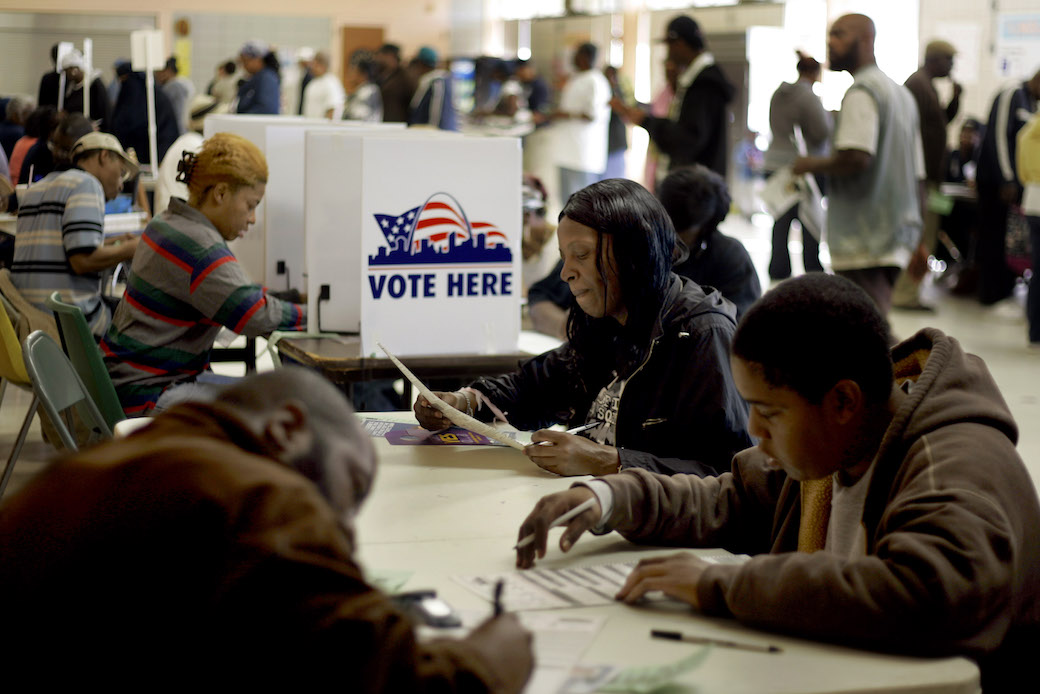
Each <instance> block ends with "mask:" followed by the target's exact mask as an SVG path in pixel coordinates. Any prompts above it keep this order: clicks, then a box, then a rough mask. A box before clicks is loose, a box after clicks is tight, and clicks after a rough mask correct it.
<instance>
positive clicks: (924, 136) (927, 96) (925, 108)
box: [892, 41, 961, 311]
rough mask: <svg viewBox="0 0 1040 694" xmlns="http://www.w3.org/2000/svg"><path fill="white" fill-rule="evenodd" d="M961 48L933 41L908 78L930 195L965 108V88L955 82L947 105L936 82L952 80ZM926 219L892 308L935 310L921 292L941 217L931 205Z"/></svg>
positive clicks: (939, 180) (936, 187)
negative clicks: (950, 133)
mask: <svg viewBox="0 0 1040 694" xmlns="http://www.w3.org/2000/svg"><path fill="white" fill-rule="evenodd" d="M956 54H957V49H955V48H954V47H953V45H952V44H950V43H949V42H948V41H932V42H930V43H929V44H928V46H927V47H926V48H925V50H924V65H922V66H921V69H920V70H918V71H917V72H915V73H914V74H912V75H910V77H908V78H907V80H906V82H905V85H906V88H907V89H909V90H910V93H911V94H913V97H914V101H916V102H917V112H918V115H919V116H920V118H921V144H922V146H923V148H924V171H925V187H926V188H927V189H928V192H929V194H931V193H932V192H936V193H937V192H938V191H939V184H941V183H942V181H943V174H944V172H945V170H944V165H945V163H946V126H947V125H949V123H950V121H951V120H953V119H954V117H955V116H956V115H957V110H958V109H959V108H960V105H961V85H959V84H957V83H956V82H954V83H953V97H952V98H951V99H950V102H949V103H948V104H946V105H945V106H943V105H942V104H941V103H939V94H938V92H936V91H935V85H934V84H932V80H934V79H936V78H942V77H949V76H950V71H951V70H952V69H953V56H954V55H956ZM921 213H922V216H923V217H924V233H923V234H922V235H921V243H920V245H919V246H918V248H917V254H916V256H915V257H914V259H913V261H912V262H911V263H910V265H909V266H908V267H907V269H906V270H905V271H904V272H903V274H902V275H900V276H899V280H897V281H896V286H895V290H894V292H893V295H892V305H893V306H895V307H896V308H901V309H904V310H911V311H921V310H925V311H931V310H934V309H932V307H930V306H927V305H925V304H922V303H921V300H920V298H919V296H918V290H919V289H920V286H921V280H923V279H924V275H925V271H926V270H927V269H928V265H927V260H928V255H929V254H930V253H932V252H934V251H935V243H936V239H937V237H938V233H939V215H938V214H937V213H936V212H932V211H930V210H929V209H928V208H927V206H925V208H924V209H923V210H921Z"/></svg>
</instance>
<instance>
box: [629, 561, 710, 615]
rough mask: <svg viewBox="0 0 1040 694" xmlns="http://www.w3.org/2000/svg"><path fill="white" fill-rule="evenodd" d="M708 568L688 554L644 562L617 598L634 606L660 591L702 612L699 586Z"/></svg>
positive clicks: (637, 567) (635, 570)
mask: <svg viewBox="0 0 1040 694" xmlns="http://www.w3.org/2000/svg"><path fill="white" fill-rule="evenodd" d="M707 566H708V564H707V562H705V561H704V560H703V559H698V558H697V557H696V556H695V555H693V554H689V553H687V552H680V553H678V554H671V555H669V556H666V557H655V558H653V559H644V560H642V561H641V562H639V564H638V565H636V568H635V569H634V570H633V571H632V573H630V574H629V575H628V580H626V581H625V585H624V586H622V587H621V590H620V591H618V594H617V595H616V596H615V597H616V598H617V599H618V600H623V601H624V602H627V603H629V604H631V603H634V602H637V601H638V600H639V599H640V598H641V597H643V595H645V594H646V593H648V592H650V591H651V590H659V591H661V592H663V593H664V594H665V595H667V596H669V597H672V598H675V599H676V600H682V601H683V602H686V603H689V604H690V605H693V606H694V607H695V608H698V609H699V608H700V600H698V598H697V584H698V583H699V582H700V580H701V574H702V573H704V569H705V567H707Z"/></svg>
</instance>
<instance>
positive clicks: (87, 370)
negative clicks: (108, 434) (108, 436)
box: [47, 292, 126, 430]
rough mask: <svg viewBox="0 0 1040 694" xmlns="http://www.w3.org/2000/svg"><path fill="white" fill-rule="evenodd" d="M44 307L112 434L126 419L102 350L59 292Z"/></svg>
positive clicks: (77, 310)
mask: <svg viewBox="0 0 1040 694" xmlns="http://www.w3.org/2000/svg"><path fill="white" fill-rule="evenodd" d="M47 307H48V308H49V309H50V310H52V311H54V318H55V320H56V321H57V323H58V334H59V335H61V346H62V348H63V349H64V350H65V354H66V355H68V357H69V361H71V362H72V366H73V367H75V369H76V373H77V374H79V377H80V380H81V381H83V385H85V386H86V387H87V391H88V392H89V393H90V397H92V398H93V399H94V404H95V405H97V408H98V410H100V411H101V414H102V415H103V416H104V418H105V422H106V423H107V424H108V427H109V428H110V429H112V430H115V426H116V424H117V423H119V422H121V421H123V420H124V419H126V415H125V414H124V413H123V406H122V405H120V404H119V396H118V395H116V389H115V386H113V385H112V378H111V377H110V376H109V375H108V369H107V368H105V361H104V359H103V358H102V356H101V350H100V349H98V346H97V343H96V342H95V341H94V335H93V334H92V333H91V332H90V326H88V325H87V319H86V318H85V317H84V316H83V311H81V310H80V308H79V306H75V305H73V304H68V303H65V302H64V301H62V300H61V295H60V294H59V293H58V292H54V293H53V294H51V295H50V297H49V298H48V299H47Z"/></svg>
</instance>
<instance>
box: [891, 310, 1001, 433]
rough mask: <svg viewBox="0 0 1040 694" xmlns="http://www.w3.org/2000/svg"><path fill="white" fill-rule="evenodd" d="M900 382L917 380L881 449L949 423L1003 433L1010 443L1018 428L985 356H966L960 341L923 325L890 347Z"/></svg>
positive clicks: (897, 379)
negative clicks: (894, 439)
mask: <svg viewBox="0 0 1040 694" xmlns="http://www.w3.org/2000/svg"><path fill="white" fill-rule="evenodd" d="M892 361H893V368H894V374H895V378H896V381H897V382H899V383H902V382H904V381H906V380H910V381H912V382H913V386H912V388H911V389H910V392H909V395H908V397H907V399H906V400H905V401H904V402H903V404H902V406H901V407H900V408H899V410H898V411H897V412H896V414H895V417H894V418H893V420H892V424H891V425H890V427H889V431H888V433H887V434H886V436H885V439H886V440H885V442H884V443H883V444H882V448H887V447H888V445H890V444H892V443H894V441H892V438H893V437H898V438H899V439H901V440H916V439H917V438H919V437H920V436H923V435H925V434H928V433H930V432H932V431H935V430H936V429H938V428H940V427H943V426H947V425H949V424H957V423H962V422H972V423H976V424H982V425H985V426H989V427H992V428H994V429H997V430H998V431H1001V432H1002V433H1003V434H1004V435H1005V436H1007V437H1008V439H1010V441H1011V443H1012V444H1016V443H1017V442H1018V426H1017V425H1016V424H1015V420H1014V418H1013V417H1012V416H1011V411H1010V410H1009V409H1008V406H1007V403H1006V402H1005V401H1004V397H1003V396H1002V395H1001V394H1000V390H999V389H998V388H997V384H996V382H995V381H994V380H993V376H991V375H990V373H989V369H987V368H986V365H985V363H983V361H982V359H980V358H979V357H977V356H975V355H974V354H967V353H966V352H965V351H964V350H963V349H962V348H961V345H960V343H959V342H957V340H955V339H954V338H952V337H947V336H946V335H945V334H943V333H942V332H941V331H939V330H936V329H934V328H925V329H923V330H921V331H920V332H918V333H917V334H916V335H914V336H913V337H911V338H910V339H908V340H906V341H904V342H902V343H900V344H898V345H896V347H895V348H894V349H893V350H892Z"/></svg>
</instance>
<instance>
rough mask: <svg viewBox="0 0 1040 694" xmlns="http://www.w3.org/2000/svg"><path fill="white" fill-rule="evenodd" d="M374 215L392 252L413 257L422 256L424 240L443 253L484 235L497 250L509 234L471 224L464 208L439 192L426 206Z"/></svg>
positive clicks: (486, 243)
mask: <svg viewBox="0 0 1040 694" xmlns="http://www.w3.org/2000/svg"><path fill="white" fill-rule="evenodd" d="M374 216H375V218H376V222H377V223H378V224H379V228H380V230H381V231H382V232H383V236H385V237H386V241H387V245H388V246H389V247H390V252H391V253H393V252H395V251H396V252H401V251H406V250H407V252H408V253H410V254H415V253H419V252H420V251H421V250H422V248H423V241H428V243H429V246H430V247H431V248H434V249H436V250H438V251H441V252H444V251H447V250H448V249H449V248H450V247H454V246H459V245H461V244H462V243H463V242H466V241H471V240H473V237H474V235H477V236H479V235H483V236H484V243H485V245H486V247H487V248H495V247H497V246H500V245H504V244H506V242H507V238H506V235H505V234H503V233H502V232H501V231H500V230H499V229H498V228H497V227H496V226H495V225H494V224H490V223H488V222H470V221H469V219H467V217H466V214H465V212H463V210H462V206H461V205H460V204H459V203H458V201H457V200H455V198H454V197H452V196H451V195H449V194H447V193H436V194H435V195H432V196H431V197H430V199H429V200H427V201H426V202H425V203H424V204H423V205H420V206H419V207H413V208H412V209H410V210H407V211H406V212H403V213H402V214H399V215H386V214H376V215H374ZM451 237H454V239H451ZM449 241H450V242H449Z"/></svg>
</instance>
